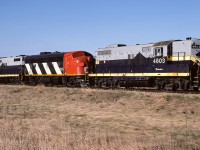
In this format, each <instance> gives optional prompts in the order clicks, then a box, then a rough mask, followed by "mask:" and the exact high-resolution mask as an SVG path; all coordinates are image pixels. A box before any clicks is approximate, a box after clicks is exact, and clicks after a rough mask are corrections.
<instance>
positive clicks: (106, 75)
mask: <svg viewBox="0 0 200 150" xmlns="http://www.w3.org/2000/svg"><path fill="white" fill-rule="evenodd" d="M0 82H3V83H25V84H32V85H37V84H39V83H44V84H49V85H65V86H76V87H85V86H91V87H92V86H95V87H99V88H102V87H106V88H118V87H125V88H131V87H154V88H157V89H171V90H178V89H181V90H199V85H200V39H195V38H186V40H168V41H161V42H154V43H148V44H136V45H132V46H127V45H125V44H115V45H109V46H107V47H105V48H99V49H97V50H96V56H95V59H94V57H93V56H92V55H91V54H90V53H88V52H86V51H73V52H66V53H60V52H53V53H51V52H42V53H40V54H39V55H31V56H25V55H20V56H16V57H8V58H0Z"/></svg>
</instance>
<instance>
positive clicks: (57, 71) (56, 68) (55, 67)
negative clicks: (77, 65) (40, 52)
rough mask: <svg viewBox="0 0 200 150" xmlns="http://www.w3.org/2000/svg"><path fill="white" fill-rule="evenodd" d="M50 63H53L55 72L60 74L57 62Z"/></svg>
mask: <svg viewBox="0 0 200 150" xmlns="http://www.w3.org/2000/svg"><path fill="white" fill-rule="evenodd" d="M52 64H53V67H54V69H55V71H56V74H62V72H61V70H60V68H59V66H58V63H57V62H52Z"/></svg>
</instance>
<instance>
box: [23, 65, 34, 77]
mask: <svg viewBox="0 0 200 150" xmlns="http://www.w3.org/2000/svg"><path fill="white" fill-rule="evenodd" d="M25 66H26V69H27V71H28V74H29V75H33V71H32V69H31V67H30V65H29V64H25Z"/></svg>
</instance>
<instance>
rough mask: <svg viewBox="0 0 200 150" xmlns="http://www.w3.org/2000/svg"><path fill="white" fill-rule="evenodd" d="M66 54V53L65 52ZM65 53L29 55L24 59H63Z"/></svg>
mask: <svg viewBox="0 0 200 150" xmlns="http://www.w3.org/2000/svg"><path fill="white" fill-rule="evenodd" d="M66 53H67V52H66ZM64 54H65V53H63V52H62V53H57V52H56V53H40V54H38V55H30V56H27V57H26V59H27V58H28V59H31V58H50V57H63V55H64Z"/></svg>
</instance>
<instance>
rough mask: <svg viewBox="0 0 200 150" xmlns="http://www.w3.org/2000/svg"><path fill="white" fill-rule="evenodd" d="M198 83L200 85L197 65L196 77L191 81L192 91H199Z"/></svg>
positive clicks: (199, 70) (199, 68) (199, 73)
mask: <svg viewBox="0 0 200 150" xmlns="http://www.w3.org/2000/svg"><path fill="white" fill-rule="evenodd" d="M199 83H200V66H199V65H198V68H197V73H196V76H194V80H193V90H195V91H198V90H199Z"/></svg>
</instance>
